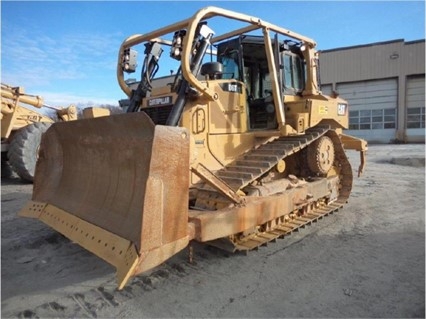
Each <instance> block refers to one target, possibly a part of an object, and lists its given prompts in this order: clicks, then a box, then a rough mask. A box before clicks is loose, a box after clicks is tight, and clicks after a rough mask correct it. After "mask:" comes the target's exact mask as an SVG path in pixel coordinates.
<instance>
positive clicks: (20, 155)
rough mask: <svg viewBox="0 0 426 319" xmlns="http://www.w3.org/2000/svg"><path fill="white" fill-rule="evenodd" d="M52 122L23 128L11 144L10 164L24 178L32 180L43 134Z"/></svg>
mask: <svg viewBox="0 0 426 319" xmlns="http://www.w3.org/2000/svg"><path fill="white" fill-rule="evenodd" d="M50 125H52V123H46V122H38V123H34V124H31V125H28V126H25V127H23V128H21V129H20V130H19V131H17V132H16V133H15V135H14V136H13V139H12V141H11V142H10V146H9V152H8V157H9V164H10V165H11V166H12V168H13V170H14V171H15V172H16V173H17V174H18V175H19V177H20V178H22V179H23V180H26V181H29V182H32V181H33V179H34V172H35V166H36V162H37V158H38V150H39V147H40V142H41V136H42V135H43V133H44V132H46V131H47V129H48V128H49V127H50Z"/></svg>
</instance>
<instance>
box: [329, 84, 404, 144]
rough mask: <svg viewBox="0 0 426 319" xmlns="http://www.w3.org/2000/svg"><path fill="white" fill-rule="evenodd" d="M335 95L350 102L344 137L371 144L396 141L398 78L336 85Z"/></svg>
mask: <svg viewBox="0 0 426 319" xmlns="http://www.w3.org/2000/svg"><path fill="white" fill-rule="evenodd" d="M336 89H337V92H338V93H339V95H340V97H342V98H344V99H345V100H347V101H348V103H349V130H348V131H346V132H345V133H346V134H349V135H354V136H358V137H361V138H363V139H366V140H367V141H369V142H370V143H389V142H390V141H392V140H394V139H395V136H396V135H395V134H396V123H397V99H398V84H397V79H386V80H375V81H362V82H351V83H338V84H337V87H336Z"/></svg>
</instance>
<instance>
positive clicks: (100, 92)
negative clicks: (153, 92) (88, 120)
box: [0, 0, 425, 107]
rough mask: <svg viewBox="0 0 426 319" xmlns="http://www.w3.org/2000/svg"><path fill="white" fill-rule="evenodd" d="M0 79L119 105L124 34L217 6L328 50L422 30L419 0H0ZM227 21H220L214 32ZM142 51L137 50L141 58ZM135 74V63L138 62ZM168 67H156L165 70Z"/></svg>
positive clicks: (56, 97) (54, 101) (46, 94)
mask: <svg viewBox="0 0 426 319" xmlns="http://www.w3.org/2000/svg"><path fill="white" fill-rule="evenodd" d="M0 4H1V82H2V83H6V84H9V85H12V86H22V87H24V88H25V91H26V92H27V93H29V94H34V95H40V96H42V97H43V98H44V99H45V101H46V104H49V105H52V106H62V107H66V106H68V105H70V104H78V105H104V104H110V105H118V100H120V99H123V98H125V97H126V96H125V94H124V93H123V92H122V91H121V89H120V87H119V85H118V83H117V79H116V64H117V55H118V50H119V48H120V45H121V43H122V41H123V40H124V39H125V38H127V37H128V36H130V35H133V34H143V33H147V32H150V31H153V30H155V29H157V28H160V27H162V26H166V25H169V24H172V23H174V22H178V21H181V20H183V19H186V18H188V17H190V16H192V15H193V14H194V13H195V12H196V11H197V10H199V9H201V8H203V7H206V6H217V7H221V8H224V9H229V10H233V11H237V12H240V13H244V14H248V15H252V16H255V17H257V18H260V19H262V20H264V21H268V22H270V23H273V24H276V25H279V26H281V27H284V28H286V29H289V30H292V31H295V32H297V33H299V34H302V35H305V36H307V37H309V38H312V39H314V40H315V41H316V42H317V49H318V50H327V49H334V48H341V47H348V46H355V45H362V44H369V43H374V42H383V41H390V40H396V39H404V40H405V41H414V40H419V39H424V38H425V2H424V1H353V2H351V1H129V2H126V1H72V2H71V1H29V2H22V1H4V0H3V1H1V2H0ZM227 27H228V25H220V26H219V27H218V28H219V29H221V30H215V31H216V33H217V34H219V33H220V32H225V31H226V30H227ZM142 53H143V50H142V52H141V51H139V64H141V61H142V60H141V58H142V55H143V54H142ZM137 72H138V73H137V74H138V76H139V72H140V68H139V69H138V70H137ZM169 72H170V70H169V68H167V67H165V68H163V69H161V65H160V72H159V73H158V75H166V74H169Z"/></svg>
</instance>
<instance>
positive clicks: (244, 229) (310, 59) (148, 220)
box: [19, 7, 367, 289]
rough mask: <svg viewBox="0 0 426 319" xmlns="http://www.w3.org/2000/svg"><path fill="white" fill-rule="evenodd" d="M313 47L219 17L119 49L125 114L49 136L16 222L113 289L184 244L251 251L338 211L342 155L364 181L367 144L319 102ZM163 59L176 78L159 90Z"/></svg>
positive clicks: (334, 103) (347, 186)
mask: <svg viewBox="0 0 426 319" xmlns="http://www.w3.org/2000/svg"><path fill="white" fill-rule="evenodd" d="M229 26H236V27H235V28H232V29H227V30H226V31H225V32H221V33H220V34H216V32H218V31H217V30H219V29H224V28H227V27H229ZM215 29H216V31H215ZM138 47H142V49H143V50H144V59H143V62H142V63H141V65H142V68H141V69H142V70H141V72H140V74H141V78H140V81H138V82H137V85H136V86H132V87H130V86H129V85H128V83H129V81H127V80H126V76H129V75H130V74H132V73H134V72H135V71H136V69H137V67H138ZM315 47H316V43H315V41H314V40H312V39H310V38H308V37H305V36H303V35H300V34H297V33H295V32H293V31H290V30H288V29H285V28H283V27H280V26H277V25H274V24H272V23H268V22H266V21H264V20H261V19H259V18H257V17H253V16H249V15H246V14H243V13H238V12H234V11H229V10H225V9H221V8H217V7H206V8H203V9H200V10H199V11H197V12H196V13H195V14H194V15H193V16H191V17H189V18H188V19H185V20H182V21H180V22H177V23H174V24H171V25H168V26H165V27H162V28H160V29H157V30H154V31H152V32H148V33H145V34H136V35H133V36H130V37H128V38H127V39H125V40H124V42H123V43H122V44H121V47H120V49H119V53H118V60H117V80H118V84H119V86H120V88H121V89H122V90H123V92H124V93H125V94H126V95H127V96H128V98H129V103H128V105H126V113H125V114H116V115H111V116H107V117H102V118H96V117H95V118H91V119H82V120H77V121H73V122H64V123H55V124H53V125H52V126H51V127H50V128H49V129H48V130H47V132H46V133H45V134H44V135H43V138H42V143H41V146H40V152H39V159H38V161H37V167H36V174H35V180H34V188H33V195H32V200H31V201H30V202H28V203H27V205H26V206H25V207H24V208H23V209H22V210H21V211H20V213H19V214H20V216H24V217H30V218H37V219H39V220H41V221H42V222H44V223H45V224H47V225H49V226H50V227H52V228H53V229H55V230H57V231H58V232H60V233H61V234H63V235H64V236H66V237H68V238H69V239H70V240H72V241H73V242H75V243H78V244H79V245H80V246H82V247H84V248H85V249H87V250H89V251H91V252H92V253H94V254H95V255H97V256H98V257H100V258H102V259H104V260H105V261H106V262H108V263H110V264H111V265H113V266H114V267H115V268H116V270H117V274H116V275H117V284H118V289H122V288H123V287H124V286H125V285H126V283H127V282H128V281H129V279H130V278H132V277H133V276H136V275H138V274H141V273H143V272H146V271H148V270H151V269H153V268H154V267H157V266H159V265H161V264H162V263H163V262H165V261H166V260H168V259H169V258H170V257H172V256H173V255H175V254H177V253H178V252H180V251H182V250H184V249H185V248H186V247H188V246H189V247H190V244H191V243H192V242H193V241H196V242H200V243H205V244H206V245H212V246H215V247H218V248H220V249H224V250H226V251H230V252H238V251H243V252H244V251H250V250H253V249H256V248H258V247H259V246H262V245H265V244H267V243H268V242H270V241H273V240H276V239H277V238H282V237H284V236H286V235H288V234H290V233H292V232H293V231H296V230H298V229H299V228H300V227H303V226H306V225H308V224H311V223H313V222H315V221H317V220H318V219H321V218H323V217H324V216H327V215H328V214H331V213H333V212H335V211H337V210H339V209H340V208H341V207H342V206H343V205H345V204H346V203H347V201H348V198H349V196H350V192H351V188H352V182H353V172H352V168H351V164H350V162H349V161H348V158H347V156H346V150H356V151H359V152H360V165H359V168H358V174H359V175H360V174H361V173H362V171H363V170H364V167H365V158H366V151H367V143H366V142H365V141H364V140H362V139H358V138H356V137H352V136H349V135H345V134H343V130H344V129H346V128H347V127H348V113H349V106H348V103H347V102H346V101H345V100H343V99H341V98H339V97H338V96H336V95H334V96H326V95H324V94H322V93H321V90H320V79H319V59H318V52H317V51H316V50H315ZM166 48H168V49H169V50H170V51H169V52H170V53H169V56H168V57H166V58H168V59H169V60H170V61H171V62H174V63H175V65H176V67H177V72H176V73H175V74H174V76H173V77H172V78H171V81H170V83H166V84H165V85H155V83H156V82H155V79H156V74H157V73H158V70H159V68H160V61H161V64H163V65H164V64H165V65H166V67H167V68H168V69H169V68H171V64H170V63H171V62H166V63H163V62H162V61H163V59H164V56H166V54H163V52H164V50H165V49H166ZM169 60H166V61H169ZM76 132H78V135H77V136H76Z"/></svg>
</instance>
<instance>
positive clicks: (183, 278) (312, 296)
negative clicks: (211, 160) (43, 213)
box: [1, 145, 425, 318]
mask: <svg viewBox="0 0 426 319" xmlns="http://www.w3.org/2000/svg"><path fill="white" fill-rule="evenodd" d="M348 155H349V157H350V160H351V163H352V166H353V169H354V172H355V170H356V168H357V167H358V162H359V158H358V154H357V153H355V152H348ZM82 182H84V181H82ZM1 186H2V188H1V300H2V301H1V308H2V309H1V316H2V317H3V318H16V317H20V318H37V317H39V318H48V317H56V318H58V317H60V318H102V317H113V318H148V317H163V318H164V317H185V318H187V317H204V318H206V317H228V318H229V317H238V318H247V317H257V318H271V317H275V318H276V317H316V318H320V317H339V318H348V317H369V318H371V317H386V318H391V317H393V318H401V317H418V318H421V317H423V318H424V317H425V146H424V145H372V146H370V148H369V151H368V162H367V168H366V172H365V175H364V176H363V177H361V178H355V181H354V187H353V190H352V195H351V197H350V201H349V203H348V204H347V205H346V206H345V207H344V208H343V209H341V210H339V211H338V212H337V213H334V214H333V215H330V216H329V217H327V218H325V219H323V220H320V221H319V222H318V223H315V224H313V225H312V226H309V227H306V228H304V229H302V230H301V231H299V232H297V233H294V234H292V235H291V236H289V237H287V238H284V239H281V240H278V241H277V242H276V243H270V244H269V245H268V246H264V247H261V248H260V249H259V250H257V251H254V252H251V253H249V254H248V255H247V256H245V255H244V254H234V255H232V254H228V253H225V252H222V251H219V250H216V249H213V248H209V247H206V246H203V245H199V244H195V245H194V263H192V264H190V263H189V262H188V256H187V254H188V251H183V252H182V253H180V254H178V255H176V256H174V257H173V258H172V259H171V260H169V261H167V262H166V263H165V264H163V265H162V266H160V267H158V268H157V269H155V270H154V271H152V272H150V273H149V274H144V275H140V276H138V277H136V278H134V279H132V280H131V282H130V284H128V285H127V287H126V288H125V289H124V290H122V291H117V290H116V288H115V276H114V275H115V274H114V269H113V268H112V266H110V265H108V264H106V263H105V262H103V261H102V260H101V259H100V258H98V257H96V256H94V255H92V254H90V253H89V252H87V251H85V250H83V249H82V248H80V247H79V246H78V245H76V244H73V243H72V242H70V241H69V240H68V239H66V238H64V237H63V236H61V235H59V234H58V233H57V232H55V231H54V230H52V229H50V228H48V227H47V226H45V225H44V224H42V223H41V222H39V221H37V220H32V219H26V218H20V217H17V212H18V211H19V210H20V209H21V208H22V207H23V206H24V204H25V203H26V202H27V201H28V200H29V199H30V197H31V189H32V185H28V184H23V183H21V182H20V181H19V180H18V179H13V178H12V179H2V181H1Z"/></svg>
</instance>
